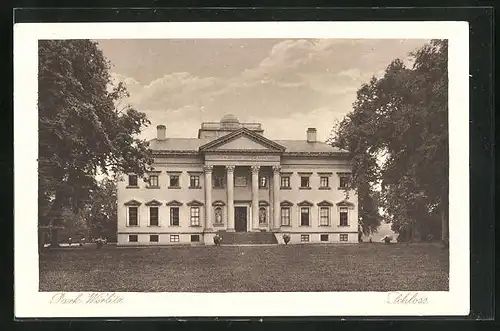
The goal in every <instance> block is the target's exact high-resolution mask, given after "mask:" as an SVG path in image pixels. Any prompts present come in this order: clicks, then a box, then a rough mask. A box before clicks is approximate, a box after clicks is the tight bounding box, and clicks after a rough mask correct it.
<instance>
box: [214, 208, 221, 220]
mask: <svg viewBox="0 0 500 331" xmlns="http://www.w3.org/2000/svg"><path fill="white" fill-rule="evenodd" d="M215 223H216V224H222V208H221V207H215Z"/></svg>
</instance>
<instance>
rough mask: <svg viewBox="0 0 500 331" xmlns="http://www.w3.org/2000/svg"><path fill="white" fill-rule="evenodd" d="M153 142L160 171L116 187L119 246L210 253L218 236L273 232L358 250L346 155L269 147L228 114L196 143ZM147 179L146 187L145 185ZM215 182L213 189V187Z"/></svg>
mask: <svg viewBox="0 0 500 331" xmlns="http://www.w3.org/2000/svg"><path fill="white" fill-rule="evenodd" d="M165 131H166V128H165V127H164V126H158V136H157V138H156V139H153V140H151V141H150V148H151V149H152V150H153V152H154V155H155V163H154V171H153V172H151V173H149V174H148V176H147V180H146V181H144V180H143V179H141V178H136V176H135V175H134V174H128V175H124V176H123V178H122V180H121V181H120V182H119V184H118V194H117V196H118V245H178V244H193V245H203V244H205V245H212V244H213V237H214V236H215V234H216V233H220V234H222V236H223V234H224V233H226V232H270V233H274V234H275V237H276V239H277V240H278V243H283V234H285V233H286V234H289V236H290V238H291V240H290V243H291V244H294V243H334V242H338V243H357V242H358V221H357V220H358V208H357V206H358V201H357V196H356V195H355V194H354V192H352V191H348V190H347V189H346V188H345V187H341V186H343V185H344V184H346V183H348V179H349V175H350V171H351V170H350V165H349V158H348V154H347V153H346V152H345V151H341V150H338V149H335V148H333V147H331V146H329V145H327V144H325V143H322V142H317V141H316V132H315V130H314V129H308V131H307V135H305V138H306V139H304V140H303V141H299V140H289V141H287V140H279V141H271V140H269V139H267V138H265V137H264V135H263V130H262V129H261V126H260V124H258V123H239V122H238V120H237V119H236V118H235V117H234V116H232V115H228V116H225V117H224V118H223V119H222V120H221V122H220V123H202V126H201V128H200V130H199V134H198V138H167V135H166V132H165ZM147 181H149V182H147ZM207 184H209V185H207Z"/></svg>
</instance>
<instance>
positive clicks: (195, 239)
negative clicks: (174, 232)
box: [191, 234, 200, 243]
mask: <svg viewBox="0 0 500 331" xmlns="http://www.w3.org/2000/svg"><path fill="white" fill-rule="evenodd" d="M199 241H200V235H199V234H192V235H191V242H192V243H197V242H199Z"/></svg>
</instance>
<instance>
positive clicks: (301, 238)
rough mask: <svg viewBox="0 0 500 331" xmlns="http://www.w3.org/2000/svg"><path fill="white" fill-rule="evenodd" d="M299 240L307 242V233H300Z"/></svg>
mask: <svg viewBox="0 0 500 331" xmlns="http://www.w3.org/2000/svg"><path fill="white" fill-rule="evenodd" d="M300 241H302V242H308V241H309V235H308V234H301V235H300Z"/></svg>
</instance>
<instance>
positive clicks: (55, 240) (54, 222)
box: [49, 192, 63, 247]
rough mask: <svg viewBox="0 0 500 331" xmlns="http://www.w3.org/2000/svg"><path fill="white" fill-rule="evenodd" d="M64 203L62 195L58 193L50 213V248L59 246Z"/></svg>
mask: <svg viewBox="0 0 500 331" xmlns="http://www.w3.org/2000/svg"><path fill="white" fill-rule="evenodd" d="M62 207H63V201H62V198H61V193H60V192H56V196H55V199H54V202H53V203H52V206H51V207H50V211H49V218H50V220H49V224H50V225H51V227H50V247H60V246H59V227H60V226H61V223H62V222H61V218H62Z"/></svg>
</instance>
